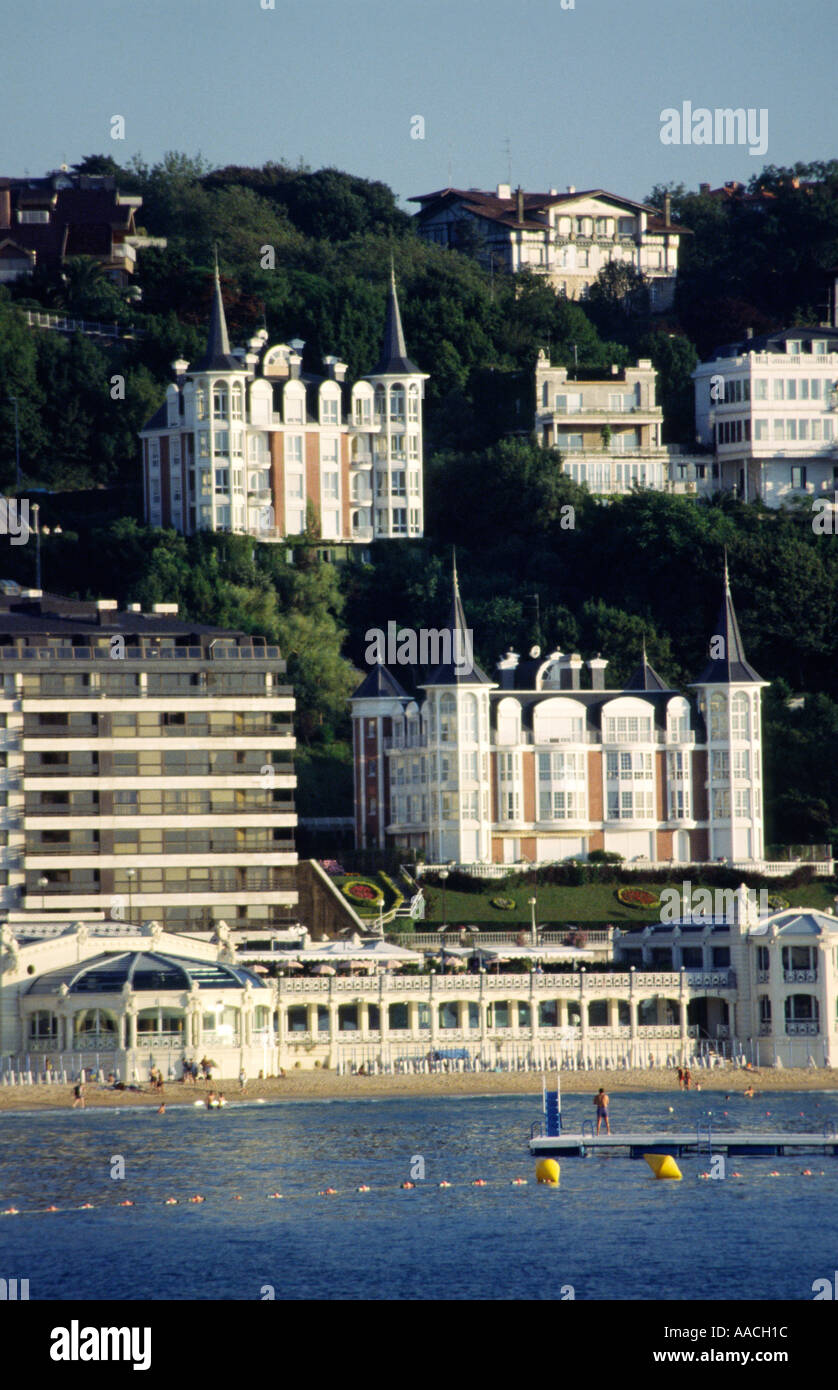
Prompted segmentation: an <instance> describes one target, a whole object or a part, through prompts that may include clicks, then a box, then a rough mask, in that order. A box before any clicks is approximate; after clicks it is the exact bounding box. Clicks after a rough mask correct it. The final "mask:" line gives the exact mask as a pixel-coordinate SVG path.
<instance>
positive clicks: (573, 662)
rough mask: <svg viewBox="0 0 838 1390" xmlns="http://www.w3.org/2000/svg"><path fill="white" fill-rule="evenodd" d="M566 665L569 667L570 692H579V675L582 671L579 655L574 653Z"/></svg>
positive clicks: (582, 663)
mask: <svg viewBox="0 0 838 1390" xmlns="http://www.w3.org/2000/svg"><path fill="white" fill-rule="evenodd" d="M567 664H568V666H569V667H570V688H571V690H580V689H581V682H580V679H579V673H580V671H581V670H582V667H583V665H584V662H583V661H582V658H581V656H580V655H579V653H578V652H574V653H573V655H572V656H571V658H570V660H569V661H568V663H567Z"/></svg>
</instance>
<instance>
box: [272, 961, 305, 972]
mask: <svg viewBox="0 0 838 1390" xmlns="http://www.w3.org/2000/svg"><path fill="white" fill-rule="evenodd" d="M278 965H279V968H280V970H302V968H303V966H302V962H301V961H298V960H283V961H279V962H278Z"/></svg>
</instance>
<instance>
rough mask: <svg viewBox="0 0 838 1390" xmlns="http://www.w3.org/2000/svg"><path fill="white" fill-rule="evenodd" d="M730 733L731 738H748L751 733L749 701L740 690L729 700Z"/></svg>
mask: <svg viewBox="0 0 838 1390" xmlns="http://www.w3.org/2000/svg"><path fill="white" fill-rule="evenodd" d="M730 733H731V737H732V738H750V735H751V717H750V706H749V701H748V697H747V695H745V694H743V693H742V692H741V691H740V692H739V693H738V694H737V695H734V697H733V699H732V701H731V706H730Z"/></svg>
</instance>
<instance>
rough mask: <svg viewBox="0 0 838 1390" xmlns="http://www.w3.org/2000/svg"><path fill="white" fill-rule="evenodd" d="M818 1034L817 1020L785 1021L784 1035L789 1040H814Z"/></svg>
mask: <svg viewBox="0 0 838 1390" xmlns="http://www.w3.org/2000/svg"><path fill="white" fill-rule="evenodd" d="M819 1032H820V1024H819V1023H818V1021H817V1019H813V1018H810V1019H794V1018H787V1019H786V1033H787V1035H788V1036H789V1037H790V1038H816V1037H817V1036H818V1033H819Z"/></svg>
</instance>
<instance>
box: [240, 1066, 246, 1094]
mask: <svg viewBox="0 0 838 1390" xmlns="http://www.w3.org/2000/svg"><path fill="white" fill-rule="evenodd" d="M246 1086H247V1072H246V1071H245V1069H244V1067H242V1069H241V1071H240V1072H239V1090H240V1091H243V1090H244V1089H245V1087H246Z"/></svg>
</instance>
